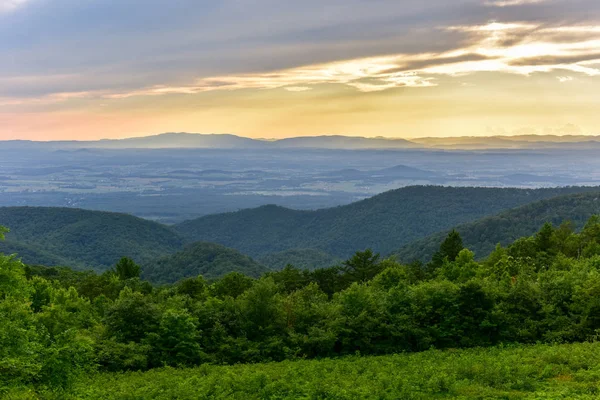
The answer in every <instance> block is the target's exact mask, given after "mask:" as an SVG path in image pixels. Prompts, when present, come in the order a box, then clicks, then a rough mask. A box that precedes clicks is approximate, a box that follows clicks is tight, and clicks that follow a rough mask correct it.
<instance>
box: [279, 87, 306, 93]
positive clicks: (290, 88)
mask: <svg viewBox="0 0 600 400" xmlns="http://www.w3.org/2000/svg"><path fill="white" fill-rule="evenodd" d="M284 89H285V90H287V91H288V92H306V91H309V90H312V88H310V87H308V86H288V87H286V88H284Z"/></svg>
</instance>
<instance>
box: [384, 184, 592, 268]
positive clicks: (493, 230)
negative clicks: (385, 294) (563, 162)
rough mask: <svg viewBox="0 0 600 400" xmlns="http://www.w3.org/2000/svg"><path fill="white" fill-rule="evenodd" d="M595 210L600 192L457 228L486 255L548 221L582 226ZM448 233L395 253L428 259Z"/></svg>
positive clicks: (533, 205) (473, 247)
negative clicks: (567, 222) (498, 245)
mask: <svg viewBox="0 0 600 400" xmlns="http://www.w3.org/2000/svg"><path fill="white" fill-rule="evenodd" d="M594 214H600V192H593V193H585V194H573V195H567V196H559V197H556V198H552V199H548V200H541V201H538V202H534V203H531V204H527V205H525V206H521V207H518V208H515V209H513V210H509V211H505V212H502V213H500V214H498V215H495V216H491V217H485V218H482V219H480V220H477V221H474V222H471V223H467V224H462V225H459V226H457V227H456V230H457V231H458V232H459V233H460V234H461V236H462V238H463V242H464V245H465V247H467V248H469V249H470V250H472V251H474V252H475V254H476V255H477V257H478V258H484V257H486V256H487V255H489V254H490V253H491V252H492V251H493V250H494V248H495V247H496V245H497V244H498V243H500V244H502V245H503V246H506V245H508V244H510V243H512V242H514V241H515V240H516V239H518V238H520V237H525V236H531V235H532V234H534V233H535V232H537V231H538V230H539V229H540V227H541V226H542V225H543V224H544V223H546V222H551V223H552V224H554V225H555V226H558V225H560V224H561V223H562V222H565V221H572V222H573V224H574V225H575V227H576V228H581V227H582V226H583V225H584V224H585V222H586V221H587V220H588V219H589V218H590V217H591V216H592V215H594ZM447 234H448V232H447V231H442V232H437V233H435V234H433V235H430V236H428V237H426V238H423V239H419V240H416V241H414V242H412V243H410V244H408V245H406V246H404V247H402V248H401V249H400V250H398V251H396V252H395V253H394V255H396V256H397V257H398V259H399V260H401V261H403V262H410V261H414V260H421V261H424V262H426V261H428V260H430V259H431V257H432V255H433V254H434V253H435V252H436V251H437V250H438V248H439V246H440V243H441V242H442V241H443V240H444V238H445V237H446V235H447Z"/></svg>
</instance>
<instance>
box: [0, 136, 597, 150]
mask: <svg viewBox="0 0 600 400" xmlns="http://www.w3.org/2000/svg"><path fill="white" fill-rule="evenodd" d="M0 146H2V147H4V148H16V149H25V148H31V147H42V148H49V149H174V148H199V149H201V148H204V149H206V148H214V149H302V148H317V149H340V150H344V149H345V150H361V149H456V150H485V149H574V150H577V149H590V147H591V148H600V136H582V135H578V136H553V135H521V136H488V137H485V136H482V137H447V138H431V137H426V138H417V139H410V140H406V139H392V138H382V137H375V138H365V137H354V136H342V135H324V136H306V137H294V138H286V139H278V140H267V139H251V138H246V137H241V136H236V135H231V134H195V133H163V134H159V135H153V136H145V137H138V138H128V139H105V140H97V141H50V142H35V141H27V140H10V141H2V142H0Z"/></svg>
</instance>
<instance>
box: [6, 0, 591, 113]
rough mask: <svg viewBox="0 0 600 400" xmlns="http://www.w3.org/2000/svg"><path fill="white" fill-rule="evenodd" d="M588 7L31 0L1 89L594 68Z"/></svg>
mask: <svg viewBox="0 0 600 400" xmlns="http://www.w3.org/2000/svg"><path fill="white" fill-rule="evenodd" d="M23 1H25V0H8V1H7V0H0V5H2V4H16V3H17V2H19V3H21V2H23ZM537 3H541V4H537ZM491 6H494V7H491ZM595 11H600V5H599V3H598V2H597V1H591V0H568V1H567V0H552V1H545V2H541V1H535V0H534V1H525V0H503V1H491V0H490V1H488V2H485V1H483V0H463V1H461V2H459V3H457V2H448V1H447V0H430V1H428V2H413V1H397V0H373V1H369V2H365V1H362V0H306V1H303V2H281V1H279V0H259V1H252V0H223V1H220V2H208V1H203V0H201V1H198V0H181V1H177V2H175V3H174V4H171V5H170V6H169V7H168V8H165V6H164V2H162V1H161V0H147V1H145V2H140V1H139V0H121V1H118V2H114V1H108V0H89V1H83V2H82V1H80V0H37V1H35V2H30V4H28V5H27V6H24V7H21V8H20V10H19V13H9V14H7V15H8V16H6V15H5V16H2V17H0V18H4V19H6V20H4V19H3V20H2V21H0V54H2V55H3V62H2V63H0V96H2V97H5V98H19V99H22V100H23V99H26V98H36V99H38V100H39V99H42V98H49V99H52V100H51V101H56V98H57V96H59V97H60V96H65V98H68V95H67V94H68V93H75V94H76V96H80V95H79V94H81V93H85V94H86V96H88V97H89V98H96V97H98V98H108V99H110V98H113V99H114V98H127V97H133V96H144V95H149V96H158V95H172V94H181V95H185V94H196V93H204V92H209V91H223V90H229V91H232V90H244V89H250V90H252V89H275V88H288V89H286V90H289V88H295V87H302V88H305V87H313V85H324V84H340V85H345V86H348V87H351V88H354V89H356V90H357V91H359V92H377V91H384V90H390V89H394V88H406V87H409V88H421V87H433V86H439V85H440V84H442V81H444V80H445V79H446V78H448V77H457V76H465V75H469V74H474V73H478V72H497V73H507V74H516V75H524V76H527V75H531V74H534V73H538V72H542V73H554V72H557V71H560V72H558V73H560V74H561V76H562V75H565V74H566V73H568V74H569V75H571V74H584V75H588V76H595V75H596V74H598V71H599V69H598V68H599V67H598V66H597V65H596V64H597V63H598V62H599V61H600V60H597V59H596V54H597V53H598V51H594V49H599V48H600V46H599V41H600V24H599V22H598V21H593V20H591V18H592V17H593V15H594V13H595ZM17 14H18V15H17ZM8 18H12V19H8ZM492 19H496V20H497V21H501V22H489V21H490V20H492ZM6 21H7V22H8V23H4V22H6ZM564 21H570V24H572V25H568V24H566V23H565V22H564ZM573 21H577V22H573ZM292 90H294V89H292ZM79 98H83V97H79Z"/></svg>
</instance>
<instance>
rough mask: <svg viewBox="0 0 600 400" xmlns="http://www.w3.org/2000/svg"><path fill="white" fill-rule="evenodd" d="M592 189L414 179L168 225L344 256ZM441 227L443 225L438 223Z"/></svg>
mask: <svg viewBox="0 0 600 400" xmlns="http://www.w3.org/2000/svg"><path fill="white" fill-rule="evenodd" d="M595 190H598V189H597V188H581V187H580V188H559V189H535V190H527V189H491V188H452V187H440V186H413V187H407V188H402V189H397V190H393V191H389V192H386V193H383V194H380V195H377V196H374V197H371V198H368V199H366V200H363V201H359V202H356V203H352V204H349V205H346V206H339V207H334V208H328V209H321V210H316V211H298V210H291V209H287V208H284V207H277V206H263V207H259V208H254V209H247V210H241V211H238V212H232V213H224V214H215V215H208V216H205V217H201V218H198V219H195V220H191V221H187V222H184V223H181V224H177V225H175V226H174V229H175V230H176V231H178V232H179V233H180V234H181V235H182V236H184V237H186V238H187V240H188V241H208V242H215V243H220V244H222V245H225V246H228V247H231V248H234V249H237V250H239V251H241V252H242V253H245V254H248V255H250V256H252V257H259V258H260V257H263V256H265V255H267V254H270V253H278V252H282V251H286V250H290V249H296V248H310V249H314V250H320V251H323V252H325V253H327V254H330V255H332V256H335V257H342V258H344V257H348V256H350V255H351V254H353V253H354V252H355V251H357V250H364V249H365V248H372V249H373V250H375V251H377V252H381V253H383V254H386V253H391V252H393V251H395V250H396V249H398V248H399V247H401V246H402V245H403V244H408V243H410V242H412V241H413V240H416V239H418V238H422V237H425V236H428V235H430V234H433V233H435V232H438V231H441V230H443V229H450V228H452V227H454V226H456V225H459V224H461V223H466V222H469V221H474V220H477V219H479V218H481V217H484V216H488V215H494V214H497V213H499V212H501V211H504V210H508V209H511V208H514V207H518V206H521V205H524V204H527V203H530V202H533V201H537V200H541V199H545V198H551V197H556V196H559V195H564V194H571V193H580V192H588V191H595ZM441 227H444V228H441Z"/></svg>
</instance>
